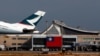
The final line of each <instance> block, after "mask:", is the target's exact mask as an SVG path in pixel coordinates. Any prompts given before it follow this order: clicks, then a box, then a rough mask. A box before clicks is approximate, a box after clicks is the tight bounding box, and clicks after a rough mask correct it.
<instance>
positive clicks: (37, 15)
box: [20, 11, 46, 26]
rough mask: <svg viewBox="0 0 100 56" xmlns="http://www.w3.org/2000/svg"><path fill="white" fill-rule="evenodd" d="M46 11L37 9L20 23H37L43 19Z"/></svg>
mask: <svg viewBox="0 0 100 56" xmlns="http://www.w3.org/2000/svg"><path fill="white" fill-rule="evenodd" d="M45 13H46V12H44V11H37V12H36V13H34V14H32V15H31V16H29V17H27V18H26V19H24V20H22V21H21V22H20V23H22V24H27V25H32V26H33V25H37V23H38V22H39V21H40V20H41V18H42V17H43V16H44V15H45Z"/></svg>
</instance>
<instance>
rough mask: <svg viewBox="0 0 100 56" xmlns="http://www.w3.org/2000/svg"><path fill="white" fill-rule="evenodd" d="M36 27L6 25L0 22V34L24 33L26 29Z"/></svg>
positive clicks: (15, 24)
mask: <svg viewBox="0 0 100 56" xmlns="http://www.w3.org/2000/svg"><path fill="white" fill-rule="evenodd" d="M34 28H35V27H33V26H30V25H26V24H21V23H14V24H10V23H6V22H2V21H0V33H23V30H24V29H27V30H28V29H34Z"/></svg>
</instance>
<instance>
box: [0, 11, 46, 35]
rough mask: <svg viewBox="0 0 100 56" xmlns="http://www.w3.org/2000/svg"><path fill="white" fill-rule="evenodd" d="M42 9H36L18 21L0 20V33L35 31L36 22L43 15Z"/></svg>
mask: <svg viewBox="0 0 100 56" xmlns="http://www.w3.org/2000/svg"><path fill="white" fill-rule="evenodd" d="M45 13H46V12H44V11H37V12H36V13H34V14H32V15H31V16H29V17H27V18H25V19H24V20H22V21H21V22H18V23H7V22H4V21H0V33H7V34H9V33H30V32H34V31H35V27H36V25H37V23H38V22H39V21H40V20H41V18H42V17H43V16H44V15H45Z"/></svg>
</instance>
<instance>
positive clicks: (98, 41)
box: [0, 20, 100, 50]
mask: <svg viewBox="0 0 100 56" xmlns="http://www.w3.org/2000/svg"><path fill="white" fill-rule="evenodd" d="M51 36H53V37H54V36H56V37H59V39H60V40H59V41H56V43H60V44H58V45H57V46H56V47H55V45H54V47H53V45H51V46H50V43H49V44H48V43H47V42H46V41H45V40H47V37H51ZM60 37H61V38H60ZM50 40H51V39H50ZM0 44H1V45H5V46H6V47H7V48H8V49H12V48H14V49H20V50H21V49H26V50H28V49H31V48H32V49H36V50H40V49H41V48H45V47H48V48H50V47H52V49H55V48H57V50H60V48H66V47H67V48H69V47H73V46H76V45H77V46H78V47H80V46H82V47H86V46H94V45H95V46H99V49H100V33H99V31H86V30H81V29H77V28H72V27H69V26H67V25H65V24H64V23H63V22H61V21H57V20H55V21H53V22H52V24H51V25H50V26H49V27H48V28H47V29H46V30H45V31H44V32H42V33H41V34H40V33H39V34H1V35H0Z"/></svg>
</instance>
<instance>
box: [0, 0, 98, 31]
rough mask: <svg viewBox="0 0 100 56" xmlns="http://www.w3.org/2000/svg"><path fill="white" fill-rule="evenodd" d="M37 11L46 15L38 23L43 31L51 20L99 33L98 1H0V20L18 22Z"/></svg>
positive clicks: (38, 26) (39, 28)
mask: <svg viewBox="0 0 100 56" xmlns="http://www.w3.org/2000/svg"><path fill="white" fill-rule="evenodd" d="M38 10H42V11H45V12H46V15H45V16H44V17H43V18H42V20H41V21H40V22H39V23H38V25H37V27H36V28H37V29H38V30H40V31H43V30H45V29H46V27H47V26H46V21H48V26H49V25H50V24H51V23H52V21H53V20H61V21H63V22H64V23H65V24H66V25H68V26H70V27H74V28H75V27H77V26H80V29H84V30H89V31H100V25H99V24H100V0H0V20H1V21H6V22H9V23H15V22H20V21H21V20H23V19H24V18H26V17H28V16H29V15H31V14H33V13H35V12H36V11H38Z"/></svg>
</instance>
